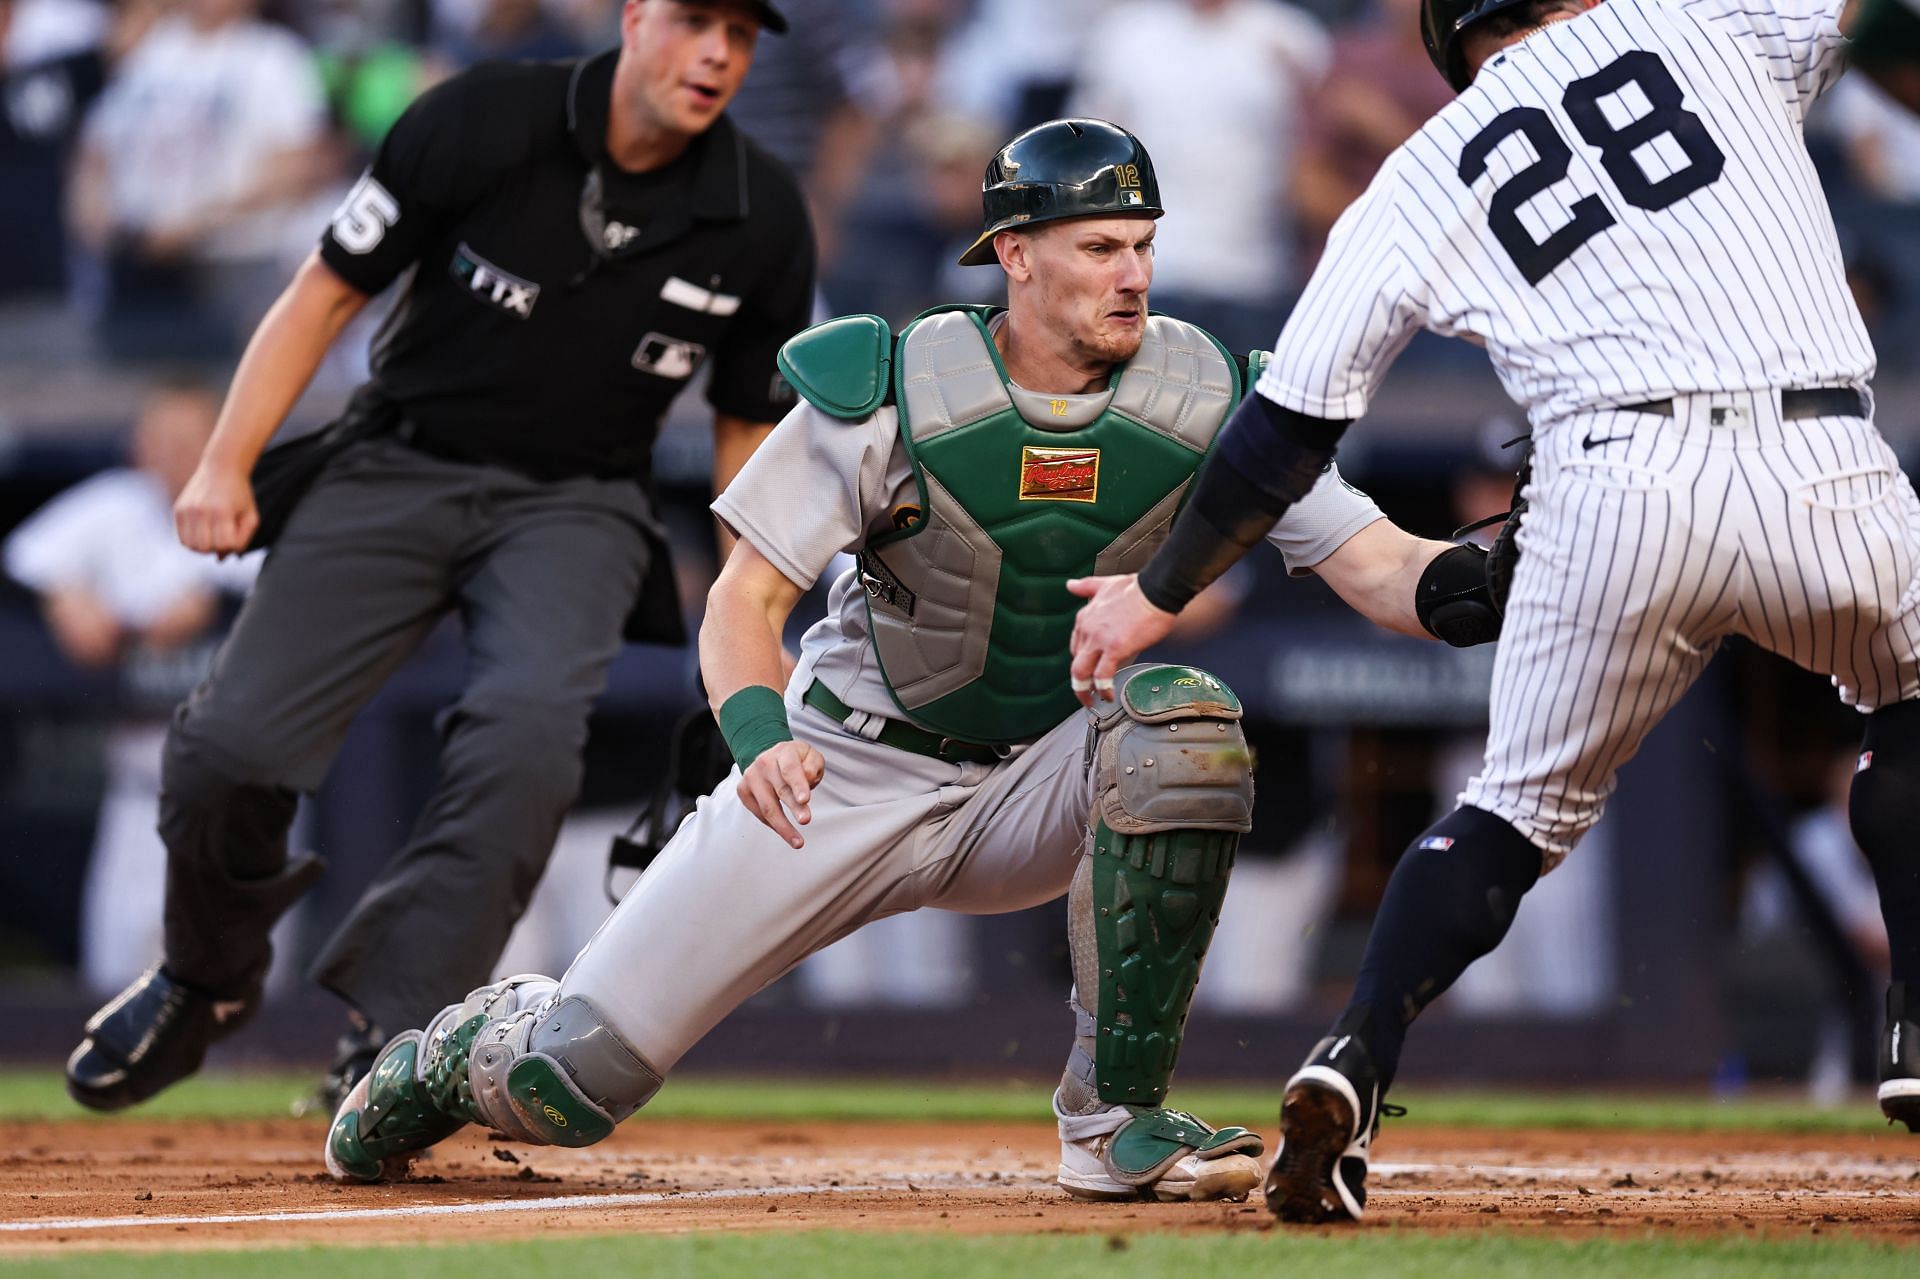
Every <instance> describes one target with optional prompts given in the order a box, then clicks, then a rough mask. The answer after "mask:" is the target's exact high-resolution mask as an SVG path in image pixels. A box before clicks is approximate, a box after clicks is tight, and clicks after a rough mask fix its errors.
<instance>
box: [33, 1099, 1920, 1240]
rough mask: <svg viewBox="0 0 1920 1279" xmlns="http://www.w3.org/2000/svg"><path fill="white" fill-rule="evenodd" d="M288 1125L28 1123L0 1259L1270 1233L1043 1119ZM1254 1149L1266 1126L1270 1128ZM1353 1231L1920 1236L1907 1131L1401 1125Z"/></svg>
mask: <svg viewBox="0 0 1920 1279" xmlns="http://www.w3.org/2000/svg"><path fill="white" fill-rule="evenodd" d="M321 1135H322V1129H321V1128H320V1126H319V1125H318V1124H316V1123H312V1122H300V1121H293V1120H288V1121H272V1122H251V1121H228V1122H198V1123H184V1122H167V1123H141V1122H126V1123H111V1124H87V1123H47V1124H28V1125H21V1126H19V1127H18V1128H16V1129H15V1130H14V1131H13V1132H12V1133H11V1134H10V1136H12V1137H13V1138H14V1142H13V1144H12V1153H9V1154H7V1155H4V1156H0V1255H19V1254H23V1253H47V1252H64V1251H68V1250H72V1249H82V1248H98V1247H113V1248H156V1249H197V1248H235V1247H258V1246H262V1245H277V1244H302V1243H334V1244H338V1243H348V1242H354V1243H360V1242H376V1241H383V1240H385V1241H407V1242H422V1241H430V1240H436V1239H442V1240H450V1241H451V1240H458V1241H471V1240H474V1239H477V1238H482V1237H487V1236H498V1235H508V1236H517V1235H526V1234H530V1233H532V1232H534V1231H538V1232H541V1233H543V1234H545V1233H550V1232H554V1231H566V1232H576V1233H609V1232H671V1231H685V1230H694V1229H725V1230H730V1231H737V1230H761V1229H782V1230H791V1229H808V1228H822V1227H834V1228H838V1229H847V1230H882V1229H886V1230H899V1229H930V1228H932V1229H940V1230H959V1231H967V1232H1059V1231H1075V1232H1095V1231H1107V1232H1115V1231H1119V1232H1132V1231H1140V1230H1165V1229H1193V1230H1208V1231H1217V1230H1227V1231H1245V1230H1268V1229H1273V1228H1274V1227H1273V1223H1272V1221H1271V1219H1270V1218H1269V1217H1268V1215H1267V1213H1266V1211H1265V1210H1264V1209H1263V1208H1262V1207H1260V1206H1259V1204H1258V1202H1257V1200H1256V1201H1255V1202H1251V1203H1244V1204H1202V1205H1189V1204H1145V1203H1141V1204H1089V1203H1080V1202H1077V1201H1074V1200H1070V1199H1068V1198H1067V1197H1066V1196H1065V1195H1063V1194H1061V1193H1060V1192H1059V1191H1058V1190H1056V1189H1055V1188H1054V1186H1053V1184H1052V1173H1053V1160H1054V1157H1055V1153H1056V1149H1057V1148H1056V1147H1055V1146H1054V1144H1053V1136H1052V1130H1051V1126H1050V1125H1045V1124H980V1123H954V1124H919V1125H902V1124H882V1123H855V1124H820V1123H801V1124H770V1123H765V1122H758V1123H744V1122H742V1123H718V1122H684V1121H659V1122H648V1121H647V1120H645V1119H644V1118H643V1119H641V1120H639V1121H636V1122H635V1123H632V1124H630V1125H628V1126H627V1127H625V1128H623V1129H622V1130H621V1131H620V1132H619V1133H618V1134H617V1135H616V1136H615V1137H614V1139H612V1140H611V1141H608V1142H606V1143H604V1144H602V1145H599V1146H595V1147H593V1148H592V1149H589V1150H581V1151H568V1150H557V1149H550V1148H529V1147H525V1146H519V1145H513V1144H510V1143H503V1142H498V1141H492V1140H489V1139H488V1138H487V1137H486V1136H484V1135H482V1134H479V1133H468V1134H463V1135H462V1136H460V1137H458V1138H456V1139H455V1140H453V1141H451V1142H449V1143H447V1144H446V1145H445V1146H443V1147H441V1148H440V1149H439V1150H438V1151H436V1152H434V1155H433V1157H432V1158H430V1159H428V1160H424V1161H422V1162H421V1163H420V1164H418V1165H417V1166H416V1168H415V1171H414V1176H413V1177H412V1178H411V1179H410V1180H408V1181H406V1182H404V1183H400V1184H395V1185H386V1186H368V1187H360V1186H350V1187H343V1186H336V1185H334V1184H332V1183H331V1182H330V1181H328V1180H327V1178H326V1176H325V1174H324V1173H323V1172H322V1171H321V1169H320V1161H319V1155H318V1147H319V1141H320V1138H321ZM1269 1138H1270V1140H1271V1134H1269ZM1378 1154H1379V1157H1380V1163H1379V1164H1377V1165H1376V1171H1375V1180H1374V1183H1373V1184H1374V1187H1375V1189H1374V1196H1373V1200H1372V1204H1371V1207H1372V1210H1373V1211H1372V1212H1371V1213H1370V1216H1369V1226H1373V1225H1377V1224H1389V1225H1395V1226H1399V1227H1401V1228H1413V1229H1418V1230H1423V1231H1424V1230H1433V1231H1454V1230H1477V1229H1484V1228H1487V1227H1489V1226H1500V1227H1504V1228H1508V1229H1513V1230H1521V1231H1559V1232H1600V1231H1607V1230H1632V1231H1635V1232H1644V1231H1645V1230H1646V1229H1647V1228H1648V1227H1652V1228H1655V1229H1659V1230H1664V1231H1672V1232H1677V1233H1682V1234H1699V1233H1709V1234H1711V1233H1724V1234H1737V1233H1743V1232H1747V1231H1759V1232H1769V1233H1787V1232H1791V1233H1798V1234H1804V1233H1807V1232H1823V1231H1829V1230H1833V1231H1845V1232H1849V1233H1853V1234H1865V1235H1870V1236H1875V1237H1880V1238H1886V1239H1892V1240H1897V1241H1903V1242H1907V1243H1911V1244H1915V1245H1920V1137H1908V1136H1907V1135H1906V1133H1905V1132H1904V1130H1902V1131H1900V1132H1897V1133H1896V1132H1889V1133H1888V1134H1886V1135H1885V1136H1877V1137H1876V1136H1866V1137H1860V1136H1812V1137H1802V1136H1788V1135H1753V1134H1716V1133H1700V1134H1679V1133H1671V1134H1663V1133H1618V1132H1595V1133H1579V1132H1541V1131H1521V1132H1511V1131H1508V1132H1502V1131H1493V1130H1484V1129H1475V1130H1452V1129H1441V1128H1426V1127H1405V1128H1402V1129H1401V1130H1399V1131H1394V1132H1390V1133H1388V1134H1387V1138H1386V1140H1385V1142H1384V1143H1383V1146H1382V1148H1381V1149H1380V1151H1379V1152H1378Z"/></svg>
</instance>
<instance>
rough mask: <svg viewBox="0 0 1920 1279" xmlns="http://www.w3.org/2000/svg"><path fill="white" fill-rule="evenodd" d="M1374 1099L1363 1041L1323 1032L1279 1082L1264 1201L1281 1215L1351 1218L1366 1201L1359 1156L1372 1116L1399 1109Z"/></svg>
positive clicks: (1376, 1090)
mask: <svg viewBox="0 0 1920 1279" xmlns="http://www.w3.org/2000/svg"><path fill="white" fill-rule="evenodd" d="M1404 1113H1405V1111H1403V1110H1402V1109H1401V1108H1400V1107H1398V1106H1388V1105H1384V1104H1382V1103H1381V1101H1380V1077H1379V1075H1378V1074H1377V1073H1376V1072H1375V1070H1374V1068H1373V1057H1372V1055H1371V1054H1369V1053H1368V1052H1367V1048H1366V1045H1365V1044H1363V1043H1362V1042H1361V1041H1360V1040H1359V1039H1358V1038H1356V1037H1354V1036H1352V1035H1339V1036H1333V1035H1329V1036H1328V1037H1327V1038H1325V1039H1323V1040H1321V1041H1320V1042H1319V1043H1318V1044H1316V1045H1314V1049H1313V1052H1312V1053H1311V1054H1309V1055H1308V1057H1307V1060H1306V1064H1305V1065H1303V1066H1301V1067H1300V1069H1299V1070H1297V1071H1295V1072H1294V1074H1293V1078H1291V1079H1289V1080H1288V1081H1287V1092H1286V1097H1285V1099H1284V1100H1283V1101H1282V1102H1281V1104H1280V1153H1279V1154H1278V1155H1276V1156H1275V1157H1274V1160H1273V1167H1272V1168H1271V1169H1270V1170H1269V1171H1268V1172H1267V1184H1266V1199H1267V1207H1268V1208H1269V1209H1270V1210H1271V1211H1272V1212H1273V1215H1274V1216H1276V1217H1278V1218H1280V1220H1282V1221H1292V1222H1305V1223H1320V1222H1328V1221H1358V1220H1360V1218H1361V1215H1362V1214H1363V1213H1364V1212H1365V1210H1366V1205H1367V1156H1368V1151H1369V1149H1370V1148H1371V1147H1372V1145H1373V1138H1374V1134H1376V1133H1378V1132H1379V1131H1380V1120H1381V1117H1382V1116H1386V1115H1400V1114H1404Z"/></svg>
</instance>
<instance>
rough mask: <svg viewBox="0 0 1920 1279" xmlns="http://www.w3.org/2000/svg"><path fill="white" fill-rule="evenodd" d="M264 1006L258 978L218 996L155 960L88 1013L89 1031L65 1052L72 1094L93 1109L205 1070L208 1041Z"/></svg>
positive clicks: (126, 1101)
mask: <svg viewBox="0 0 1920 1279" xmlns="http://www.w3.org/2000/svg"><path fill="white" fill-rule="evenodd" d="M258 1006H259V986H258V983H255V984H254V986H253V987H252V988H251V989H250V990H249V991H248V992H247V993H246V994H244V995H243V996H241V997H239V998H236V999H219V998H216V997H215V996H213V995H210V994H207V993H206V992H204V991H200V990H196V989H194V988H193V987H190V986H186V985H183V984H182V983H180V982H178V981H175V980H174V979H173V978H172V977H170V976H169V975H168V974H167V971H166V969H165V968H162V967H161V966H159V965H158V964H156V965H154V966H153V967H152V968H149V969H148V970H147V971H146V972H145V973H143V974H141V976H140V978H139V980H137V981H135V982H134V983H133V984H132V985H131V986H128V987H127V988H126V989H125V990H123V991H121V992H120V993H119V994H118V995H116V996H114V998H113V1000H112V1001H111V1002H109V1003H108V1004H107V1005H106V1006H105V1007H103V1008H102V1009H101V1010H100V1011H99V1012H97V1013H95V1014H94V1015H93V1016H92V1017H90V1018H89V1019H88V1020H87V1025H86V1038H84V1039H82V1040H81V1041H80V1046H79V1047H78V1048H75V1049H74V1050H73V1054H72V1055H71V1056H70V1057H68V1058H67V1093H68V1095H69V1096H71V1097H72V1098H73V1099H74V1100H75V1101H77V1102H79V1103H80V1104H81V1105H83V1106H86V1107H89V1108H90V1109H93V1110H124V1109H126V1108H127V1107H128V1106H132V1105H137V1104H138V1103H140V1102H143V1101H145V1100H147V1098H149V1097H151V1096H153V1095H154V1094H155V1093H157V1092H159V1091H160V1090H161V1089H163V1088H166V1087H168V1086H170V1085H172V1084H176V1083H179V1082H180V1081H181V1080H182V1079H185V1078H186V1077H187V1076H188V1075H191V1074H192V1073H193V1072H194V1071H196V1070H198V1069H200V1063H201V1061H203V1060H204V1059H205V1058H206V1055H207V1048H208V1047H209V1046H210V1045H212V1044H213V1043H215V1042H216V1041H218V1040H220V1039H224V1038H225V1037H226V1036H228V1035H231V1034H232V1033H233V1032H234V1031H236V1030H238V1029H240V1027H241V1026H242V1025H244V1024H245V1023H246V1021H247V1019H248V1018H250V1017H251V1016H253V1014H254V1012H255V1010H256V1009H257V1008H258Z"/></svg>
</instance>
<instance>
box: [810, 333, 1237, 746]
mask: <svg viewBox="0 0 1920 1279" xmlns="http://www.w3.org/2000/svg"><path fill="white" fill-rule="evenodd" d="M992 314H993V312H992V311H991V310H990V309H989V308H985V307H952V308H943V309H939V310H934V311H930V312H928V313H927V314H925V315H923V316H921V317H920V318H919V319H917V320H915V321H914V322H913V323H912V324H910V325H909V326H908V327H907V328H906V330H905V331H904V332H903V333H901V334H900V336H899V337H898V339H894V338H892V336H891V334H890V333H889V331H888V329H887V326H886V324H885V322H884V321H882V320H879V319H877V318H875V317H872V316H854V317H849V318H846V319H841V320H835V321H832V322H830V323H828V324H825V325H821V326H819V327H817V328H814V329H810V330H808V331H807V332H806V333H803V334H801V335H800V336H799V337H796V338H794V339H793V340H792V341H791V342H789V343H788V344H787V345H786V347H785V348H784V349H783V350H782V351H781V353H780V368H781V371H782V372H783V373H784V374H785V375H786V376H787V378H788V380H789V381H791V382H792V383H793V385H794V386H795V387H796V388H797V389H798V390H799V392H800V394H801V395H803V396H805V397H806V398H807V400H808V401H809V402H810V403H812V404H813V405H814V406H815V407H817V408H819V409H821V410H822V411H823V412H826V413H828V414H830V415H832V416H834V417H838V418H841V419H844V420H849V421H854V420H863V419H865V418H867V417H869V416H870V415H871V414H873V413H874V412H875V411H877V410H878V409H879V408H880V407H881V406H882V405H883V404H885V403H887V402H888V401H889V400H891V401H892V402H893V403H894V405H895V406H896V408H897V410H898V412H899V417H900V439H901V443H902V445H903V447H904V448H905V449H906V452H907V457H908V460H909V462H910V464H911V466H912V469H913V475H914V479H915V482H916V484H917V485H918V487H919V493H920V503H919V508H920V509H919V514H918V516H917V518H914V519H913V520H912V521H911V522H910V523H909V524H908V525H907V526H906V527H905V528H903V529H901V530H900V531H898V532H895V533H891V534H888V535H885V536H882V537H878V538H875V539H873V540H872V541H871V542H870V543H869V544H868V546H867V547H866V549H865V550H864V552H863V553H862V554H861V557H860V567H861V574H862V580H863V583H864V585H865V587H866V591H867V603H868V610H869V614H870V617H871V622H872V635H873V643H874V648H875V651H876V653H877V655H878V657H879V661H880V667H881V670H882V672H883V674H884V675H885V677H886V680H887V685H888V687H889V689H890V690H891V692H892V695H893V698H894V701H895V702H897V703H898V704H899V706H900V708H901V710H902V711H904V712H906V714H907V716H908V717H909V718H910V719H911V720H913V721H914V722H915V723H918V724H920V725H923V726H924V727H926V728H929V729H932V730H934V731H936V732H939V733H943V734H946V735H948V736H951V737H954V738H958V739H964V740H967V741H973V742H983V743H1004V742H1016V741H1022V740H1026V739H1029V738H1032V737H1036V736H1038V735H1040V734H1041V733H1044V732H1046V731H1047V730H1049V729H1051V728H1052V727H1053V726H1054V725H1056V724H1058V723H1059V722H1060V721H1061V720H1063V719H1065V718H1066V717H1067V716H1068V715H1070V714H1072V713H1073V711H1074V710H1075V709H1076V708H1077V703H1076V702H1075V700H1074V696H1073V692H1072V690H1071V689H1070V687H1069V686H1068V674H1067V672H1068V666H1069V664H1070V657H1069V652H1068V641H1069V639H1070V637H1071V635H1072V632H1073V617H1074V614H1075V612H1076V611H1078V609H1079V606H1080V600H1079V599H1077V598H1076V597H1074V596H1073V595H1071V594H1069V593H1068V591H1067V588H1066V583H1067V581H1068V579H1070V578H1075V577H1084V576H1089V575H1093V574H1107V573H1129V572H1133V571H1135V570H1137V569H1139V568H1140V567H1141V566H1142V565H1144V564H1145V563H1146V561H1147V559H1148V558H1149V557H1150V556H1151V555H1152V553H1153V551H1154V549H1155V548H1156V547H1157V546H1158V545H1159V544H1160V542H1161V541H1162V540H1163V539H1164V538H1165V536H1166V533H1167V530H1168V528H1169V527H1170V526H1171V524H1172V522H1173V517H1174V515H1175V514H1176V513H1177V512H1178V510H1179V507H1180V503H1181V501H1182V500H1183V499H1184V497H1185V495H1186V492H1187V489H1188V487H1189V485H1190V483H1191V481H1192V478H1193V474H1194V472H1195V471H1196V470H1198V469H1199V466H1200V464H1201V462H1203V461H1204V460H1205V458H1206V456H1207V452H1208V450H1209V449H1210V448H1211V447H1212V444H1213V441H1214V437H1215V436H1216V435H1217V434H1218V432H1219V430H1220V427H1221V426H1222V424H1224V423H1225V421H1226V419H1227V415H1228V414H1229V413H1230V412H1232V410H1233V407H1234V405H1235V404H1237V403H1238V402H1239V398H1240V394H1241V380H1240V374H1239V370H1238V368H1237V366H1236V365H1235V363H1234V361H1233V359H1232V358H1231V357H1230V356H1228V355H1227V353H1226V352H1225V350H1224V349H1222V348H1221V346H1220V344H1219V343H1218V342H1216V341H1215V340H1214V339H1213V338H1212V337H1210V336H1209V335H1208V334H1207V333H1205V332H1204V331H1202V330H1200V329H1197V328H1195V327H1193V326H1192V325H1189V324H1184V323H1181V322H1180V321H1178V320H1173V319H1169V318H1167V317H1165V316H1153V317H1151V318H1150V319H1149V320H1148V322H1147V327H1146V332H1145V335H1144V338H1143V340H1142V343H1141V347H1140V351H1139V353H1138V354H1137V355H1136V356H1135V357H1134V358H1133V359H1132V360H1130V361H1128V362H1127V364H1125V365H1124V366H1122V367H1121V368H1120V369H1118V370H1117V371H1116V373H1115V375H1114V377H1113V379H1112V382H1111V384H1110V387H1109V391H1108V395H1109V399H1108V402H1107V405H1106V407H1105V408H1104V410H1102V411H1101V412H1100V413H1099V415H1098V416H1097V417H1094V418H1093V420H1092V421H1090V422H1089V421H1084V420H1083V419H1084V417H1085V414H1084V411H1082V412H1081V413H1079V414H1078V415H1077V416H1078V417H1079V418H1080V419H1082V420H1080V421H1077V422H1076V421H1075V420H1074V418H1073V417H1069V416H1068V411H1069V407H1070V404H1071V402H1069V401H1064V400H1062V401H1052V402H1048V401H1046V400H1044V399H1041V398H1038V397H1033V396H1025V397H1023V398H1025V399H1026V400H1027V401H1028V402H1029V403H1030V404H1032V405H1034V406H1035V407H1030V408H1029V409H1028V410H1027V412H1026V413H1024V414H1023V413H1022V411H1021V407H1020V405H1019V404H1017V403H1016V400H1015V395H1014V392H1013V390H1012V389H1010V387H1009V379H1008V377H1007V372H1006V368H1005V367H1004V366H1003V365H1002V363H1001V361H1000V356H999V352H998V351H997V350H996V349H995V347H994V344H993V338H992V336H991V334H990V332H989V330H988V327H987V321H988V319H989V317H990V316H991V315H992ZM1075 407H1077V406H1075ZM1048 413H1057V414H1059V415H1060V416H1061V418H1062V420H1061V421H1060V422H1059V423H1058V425H1053V424H1051V423H1050V422H1049V421H1048V420H1047V415H1048ZM1034 416H1039V417H1041V418H1042V420H1041V421H1040V422H1038V423H1036V422H1034V421H1033V420H1030V419H1031V418H1032V417H1034Z"/></svg>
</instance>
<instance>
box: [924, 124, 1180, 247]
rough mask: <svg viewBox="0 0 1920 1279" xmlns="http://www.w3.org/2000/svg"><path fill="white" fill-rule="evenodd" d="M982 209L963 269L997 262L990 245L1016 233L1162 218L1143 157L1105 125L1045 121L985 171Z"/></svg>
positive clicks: (1127, 137) (1124, 135) (1130, 140)
mask: <svg viewBox="0 0 1920 1279" xmlns="http://www.w3.org/2000/svg"><path fill="white" fill-rule="evenodd" d="M980 209H981V212H982V214H983V215H984V220H985V222H986V227H987V229H986V230H985V231H983V232H981V233H980V238H979V239H977V240H975V241H974V242H973V245H972V247H971V248H969V249H968V250H967V251H966V252H965V253H964V254H962V255H961V257H960V265H961V266H987V265H989V264H991V263H993V262H995V261H997V260H998V259H997V257H996V256H995V254H994V251H993V237H994V236H996V235H998V234H1000V232H1002V231H1007V230H1012V229H1013V228H1015V227H1023V226H1033V225H1035V224H1037V223H1041V222H1057V221H1059V220H1060V219H1062V218H1085V217H1097V216H1099V215H1101V214H1106V215H1108V216H1111V215H1113V214H1117V213H1119V214H1126V213H1139V214H1145V215H1146V216H1148V217H1154V218H1157V217H1159V216H1160V215H1161V214H1163V213H1165V212H1166V210H1165V209H1163V208H1161V207H1160V183H1159V181H1158V180H1157V179H1156V178H1155V177H1154V176H1153V161H1152V160H1151V159H1149V158H1148V157H1147V149H1146V148H1145V147H1143V146H1141V145H1140V139H1138V138H1136V137H1134V136H1133V135H1132V134H1131V133H1128V132H1127V131H1126V130H1125V129H1123V128H1121V127H1120V126H1119V125H1117V124H1108V123H1107V122H1106V121H1105V120H1049V121H1047V122H1046V123H1045V124H1040V125H1035V126H1034V127H1033V128H1031V129H1028V130H1027V131H1026V132H1025V133H1023V134H1021V135H1020V136H1019V137H1017V138H1015V139H1014V140H1013V141H1011V142H1009V143H1007V145H1006V146H1004V147H1001V148H1000V151H999V153H998V154H997V155H995V156H994V157H993V159H992V160H991V161H989V162H988V163H987V176H986V179H985V180H984V181H983V182H982V183H981V184H980Z"/></svg>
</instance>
